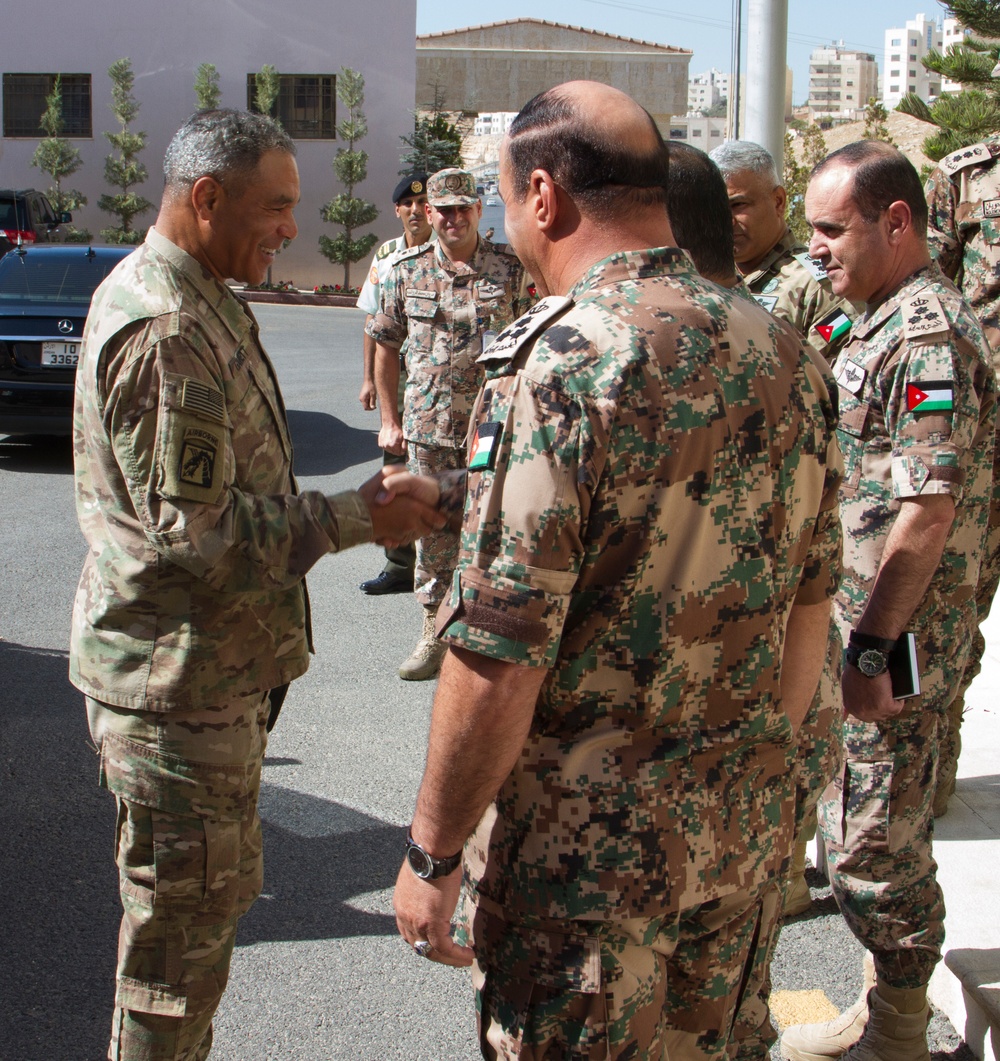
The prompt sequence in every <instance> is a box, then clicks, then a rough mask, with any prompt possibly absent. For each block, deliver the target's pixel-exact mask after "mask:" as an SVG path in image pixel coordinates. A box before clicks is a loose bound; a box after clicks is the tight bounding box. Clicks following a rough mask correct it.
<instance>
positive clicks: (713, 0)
mask: <svg viewBox="0 0 1000 1061" xmlns="http://www.w3.org/2000/svg"><path fill="white" fill-rule="evenodd" d="M749 6H750V4H749V0H743V45H744V48H745V47H746V30H747V18H748V11H749ZM693 11H697V14H694V13H692V12H693ZM921 13H922V14H925V15H927V17H928V18H935V19H936V18H938V17H940V16H943V15H945V14H947V12H946V10H945V8H944V7H942V5H941V4H940V3H939V2H938V0H789V2H788V58H787V63H788V65H789V66H790V67H791V68H792V77H793V83H792V99H793V102H794V103H796V104H799V103H802V102H804V100H805V98H806V96H807V95H808V84H809V53H810V52H811V51H812V50H813V48H818V47H821V46H822V45H826V44H830V43H832V42H834V41H838V42H839V41H841V40H843V41H844V44H845V46H846V47H848V48H854V49H857V50H861V51H867V52H872V53H873V54H874V55H875V58H876V60H877V61H878V63H879V67H880V69H881V66H882V53H883V49H884V44H885V30H886V29H889V28H890V27H895V26H905V25H906V20H907V19H912V18H916V16H917V15H918V14H921ZM513 18H541V19H546V20H547V21H549V22H563V23H568V24H569V25H571V26H583V27H585V28H586V29H595V30H600V31H602V32H605V33H614V34H617V35H618V36H622V37H637V38H639V39H640V40H648V41H655V42H656V43H658V44H672V45H675V46H677V47H679V48H690V49H691V50H692V51H693V52H694V55H693V56H692V57H691V65H690V67H689V70H690V73H691V74H692V75H694V74H700V73H702V72H703V71H705V70H708V69H709V68H710V67H713V66H714V67H716V68H717V69H719V70H722V71H728V70H729V69H730V68H731V65H732V64H731V62H730V54H731V40H732V26H733V0H697V2H696V3H688V4H686V5H685V3H684V0H645V2H641V0H637V2H628V0H505V2H504V3H502V4H495V5H494V6H493V7H492V8H490V7H488V6H487V5H485V4H484V5H482V6H480V7H479V8H474V7H473V6H472V5H471V4H469V3H468V0H417V33H418V34H419V33H438V32H440V31H441V30H449V29H461V28H462V27H463V26H476V25H482V24H484V23H488V22H500V21H504V20H506V19H513ZM744 54H745V53H744ZM449 102H450V101H449ZM456 103H457V101H456Z"/></svg>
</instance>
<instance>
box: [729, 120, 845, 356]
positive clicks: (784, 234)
mask: <svg viewBox="0 0 1000 1061" xmlns="http://www.w3.org/2000/svg"><path fill="white" fill-rule="evenodd" d="M710 157H711V159H712V161H713V162H715V164H716V165H717V166H718V167H719V169H720V170H721V171H722V176H723V177H724V178H725V181H726V187H727V188H728V190H729V205H730V208H731V209H732V212H733V227H734V229H735V232H736V262H737V264H738V265H739V267H740V272H741V273H742V274H743V279H744V280H745V281H746V285H747V287H749V288H750V291H751V293H752V294H753V297H754V298H755V299H756V300H757V301H758V302H759V303H760V304H761V305H762V306H763V307H764V309H766V310H767V311H768V312H769V313H773V314H774V315H775V316H776V317H779V318H780V319H781V320H783V321H788V323H789V324H790V325H791V326H792V327H793V328H794V329H795V330H796V331H797V332H798V333H799V335H801V336H802V337H803V338H804V339H805V341H806V342H807V343H809V345H810V346H811V347H812V348H813V349H814V350H815V351H816V352H817V353H818V354H821V355H822V356H823V357H824V358H826V360H827V362H828V363H829V364H831V365H832V364H833V363H834V361H836V359H837V354H838V353H839V351H840V349H841V347H842V346H843V345H844V341H845V339H846V338H847V334H848V332H849V331H850V330H851V321H852V320H853V319H854V317H855V309H854V307H853V306H852V305H851V304H850V303H849V302H848V301H847V300H846V299H842V298H838V297H837V296H836V295H835V294H834V292H833V289H832V288H831V287H830V281H829V280H828V279H827V276H826V273H825V272H824V270H823V266H822V265H821V264H820V263H819V262H817V261H815V260H813V259H812V258H810V256H809V252H808V250H807V249H806V248H805V247H804V246H803V245H802V244H801V243H799V242H798V241H797V240H796V238H795V237H794V236H793V235H792V230H791V229H790V228H789V227H788V224H787V223H786V221H785V189H784V188H783V187H782V186H781V184H780V182H779V181H778V171H777V168H776V166H775V164H774V159H773V158H772V157H771V154H770V152H769V151H767V149H766V148H763V147H761V146H760V144H755V143H752V142H751V141H749V140H729V141H727V142H726V143H725V144H722V145H721V146H720V147H717V148H716V149H715V150H714V151H713V152H712V153H711V156H710Z"/></svg>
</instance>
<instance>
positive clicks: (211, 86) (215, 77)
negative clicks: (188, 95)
mask: <svg viewBox="0 0 1000 1061" xmlns="http://www.w3.org/2000/svg"><path fill="white" fill-rule="evenodd" d="M194 94H195V98H196V99H197V101H198V110H200V111H214V110H215V109H216V107H218V106H219V100H220V99H221V98H222V92H221V90H220V89H219V71H218V70H216V68H215V65H214V64H213V63H202V64H201V66H199V67H198V73H197V74H196V75H195V79H194Z"/></svg>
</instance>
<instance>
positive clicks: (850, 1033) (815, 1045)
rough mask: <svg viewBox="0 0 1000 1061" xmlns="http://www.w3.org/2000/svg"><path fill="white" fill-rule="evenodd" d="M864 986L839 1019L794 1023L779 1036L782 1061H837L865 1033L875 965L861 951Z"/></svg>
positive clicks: (869, 956) (873, 983)
mask: <svg viewBox="0 0 1000 1061" xmlns="http://www.w3.org/2000/svg"><path fill="white" fill-rule="evenodd" d="M864 981H865V982H864V984H863V985H862V988H861V994H860V996H859V997H858V1000H857V1002H855V1003H854V1005H853V1006H851V1008H850V1009H845V1010H844V1012H843V1013H841V1014H840V1016H839V1017H834V1018H833V1020H828V1021H826V1022H825V1023H823V1024H795V1025H793V1026H792V1027H791V1028H786V1029H785V1030H784V1032H783V1033H782V1036H781V1044H780V1045H781V1056H782V1057H783V1058H785V1061H830V1059H831V1058H840V1057H843V1056H844V1054H845V1053H846V1052H847V1051H848V1050H849V1049H850V1048H851V1047H852V1046H853V1045H854V1044H855V1043H856V1042H859V1041H860V1039H861V1037H862V1035H864V1033H865V1025H866V1024H867V1023H868V995H869V992H871V990H872V989H873V988H874V986H875V962H874V960H873V959H872V956H871V954H869V953H867V952H865V962H864Z"/></svg>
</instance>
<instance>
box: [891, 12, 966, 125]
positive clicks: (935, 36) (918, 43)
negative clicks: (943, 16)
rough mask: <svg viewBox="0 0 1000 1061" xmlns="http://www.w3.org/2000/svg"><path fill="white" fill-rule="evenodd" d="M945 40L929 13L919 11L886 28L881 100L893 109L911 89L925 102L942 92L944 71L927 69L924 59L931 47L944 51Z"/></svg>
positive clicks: (932, 49)
mask: <svg viewBox="0 0 1000 1061" xmlns="http://www.w3.org/2000/svg"><path fill="white" fill-rule="evenodd" d="M949 21H951V22H954V21H955V20H954V19H950V20H949ZM943 43H944V38H943V33H942V30H941V27H940V26H939V25H938V22H937V20H936V19H934V18H928V17H927V16H926V15H917V17H916V18H912V19H908V20H907V23H906V25H905V26H900V27H896V28H893V29H887V30H886V31H885V58H884V60H883V63H882V102H883V103H884V104H885V106H886V108H887V109H888V110H893V109H894V108H895V107H896V104H897V103H899V101H900V100H901V99H902V98H903V97H904V96H905V95H906V94H907V93H908V92H913V93H915V94H916V95H918V96H919V97H920V98H921V99H922V100H925V101H926V102H930V101H931V100H934V99H936V98H937V97H938V96H940V95H941V89H942V85H941V75H940V74H935V73H933V72H932V71H930V70H927V69H926V68H925V67H924V64H923V63H922V62H921V60H922V59H923V57H924V56H925V55H926V54H927V53H928V52H930V51H941V48H942V46H943Z"/></svg>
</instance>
